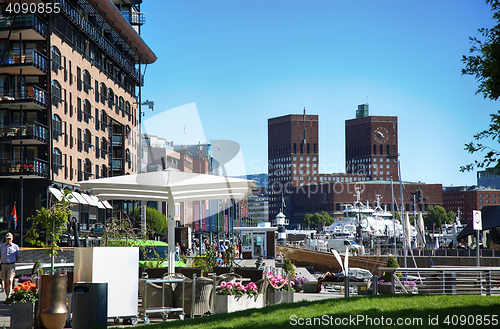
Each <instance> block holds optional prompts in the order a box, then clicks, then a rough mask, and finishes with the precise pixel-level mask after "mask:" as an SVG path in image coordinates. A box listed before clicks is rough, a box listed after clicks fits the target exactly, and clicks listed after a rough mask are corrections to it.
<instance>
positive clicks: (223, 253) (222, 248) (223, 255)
mask: <svg viewBox="0 0 500 329" xmlns="http://www.w3.org/2000/svg"><path fill="white" fill-rule="evenodd" d="M226 249H227V248H226V246H225V244H224V241H222V242H221V244H220V246H219V251H220V253H221V257H222V259H223V260H224V259H225V258H226Z"/></svg>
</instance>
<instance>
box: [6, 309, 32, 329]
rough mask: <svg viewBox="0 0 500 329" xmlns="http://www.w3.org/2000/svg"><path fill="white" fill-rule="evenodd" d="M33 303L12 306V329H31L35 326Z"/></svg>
mask: <svg viewBox="0 0 500 329" xmlns="http://www.w3.org/2000/svg"><path fill="white" fill-rule="evenodd" d="M34 314H35V309H34V305H33V303H13V304H12V305H11V306H10V328H12V329H31V328H33V327H34V326H35V317H34Z"/></svg>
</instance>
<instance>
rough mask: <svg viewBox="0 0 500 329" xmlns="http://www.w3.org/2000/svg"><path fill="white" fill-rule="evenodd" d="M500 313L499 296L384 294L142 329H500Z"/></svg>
mask: <svg viewBox="0 0 500 329" xmlns="http://www.w3.org/2000/svg"><path fill="white" fill-rule="evenodd" d="M499 314H500V297H499V296H493V297H492V296H449V295H437V296H423V295H410V296H408V295H397V296H380V295H379V296H370V297H351V298H337V299H326V300H320V301H316V302H298V303H291V304H281V305H275V306H269V307H265V308H262V309H254V310H246V311H241V312H235V313H230V314H216V315H211V316H205V317H202V318H195V319H186V320H184V321H168V322H164V323H161V324H154V325H148V326H138V328H146V327H147V328H193V329H194V328H252V329H258V328H285V327H302V326H308V327H316V328H318V327H326V326H328V327H335V328H376V327H378V328H455V327H463V328H476V327H480V324H483V325H484V324H486V323H488V322H489V325H487V326H485V327H488V328H495V327H496V328H498V327H500V315H499ZM139 321H141V320H139ZM398 321H399V322H400V324H399V325H398Z"/></svg>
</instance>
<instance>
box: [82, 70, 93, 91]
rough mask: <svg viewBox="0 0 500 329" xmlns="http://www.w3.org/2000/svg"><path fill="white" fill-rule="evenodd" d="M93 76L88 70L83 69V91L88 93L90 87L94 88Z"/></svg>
mask: <svg viewBox="0 0 500 329" xmlns="http://www.w3.org/2000/svg"><path fill="white" fill-rule="evenodd" d="M91 80H92V79H91V77H90V73H89V71H87V70H83V91H84V92H86V93H87V94H88V93H89V91H90V89H92V85H91V84H90V83H91Z"/></svg>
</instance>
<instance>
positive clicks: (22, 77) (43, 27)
mask: <svg viewBox="0 0 500 329" xmlns="http://www.w3.org/2000/svg"><path fill="white" fill-rule="evenodd" d="M45 2H46V3H51V4H52V5H53V6H52V7H58V8H59V9H60V11H59V12H58V13H54V12H53V13H51V14H46V13H43V12H42V11H41V10H40V11H38V13H30V14H26V15H23V14H19V15H14V14H12V13H9V12H7V8H8V7H7V6H8V3H17V1H7V3H2V4H0V56H1V57H0V60H1V62H0V159H1V166H0V223H2V222H3V223H9V218H10V212H11V210H12V208H13V205H14V203H16V205H17V213H18V216H19V217H20V218H19V219H20V220H21V221H24V220H25V219H26V217H28V216H29V215H31V214H32V213H33V211H34V210H35V209H39V208H40V207H41V206H43V205H46V201H47V200H48V199H49V198H50V197H51V196H50V193H49V187H51V186H56V187H58V189H61V188H69V189H71V190H75V189H76V187H77V185H76V182H78V181H80V180H88V179H96V178H101V177H108V176H117V175H126V174H132V173H136V172H137V171H138V168H137V167H138V144H139V136H138V134H137V127H138V120H139V118H138V114H137V112H138V104H139V103H140V101H141V98H140V89H141V86H142V85H143V78H144V77H143V76H142V75H141V74H140V66H141V64H151V63H154V62H155V61H156V56H155V54H154V53H153V52H152V51H151V50H150V49H149V47H148V46H147V45H146V44H145V43H144V41H143V40H142V39H141V37H140V36H139V34H138V32H137V31H138V27H139V25H141V24H143V23H144V20H143V16H142V13H140V7H139V6H140V5H138V4H136V3H137V1H132V0H113V1H109V0H66V1H62V0H54V1H42V3H45ZM37 8H39V7H37ZM76 193H77V192H76ZM78 195H80V194H78ZM79 200H80V199H79ZM81 200H82V201H81V202H80V201H78V200H77V201H78V202H77V205H76V206H78V207H79V208H78V212H79V214H80V215H81V216H80V218H78V220H79V221H80V222H81V223H82V224H85V227H87V228H88V227H90V226H91V225H92V224H93V223H95V222H96V221H97V218H98V214H99V213H98V212H97V210H96V209H97V208H99V209H101V206H102V204H100V203H94V204H92V203H90V202H86V201H85V200H87V199H86V198H82V199H81ZM85 202H86V203H85ZM97 205H99V207H97ZM115 207H120V203H116V204H115ZM80 210H81V211H82V212H80ZM96 213H97V215H96ZM26 228H27V227H26V225H25V226H24V229H26ZM18 233H20V232H19V227H18V229H17V231H16V234H18Z"/></svg>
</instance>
